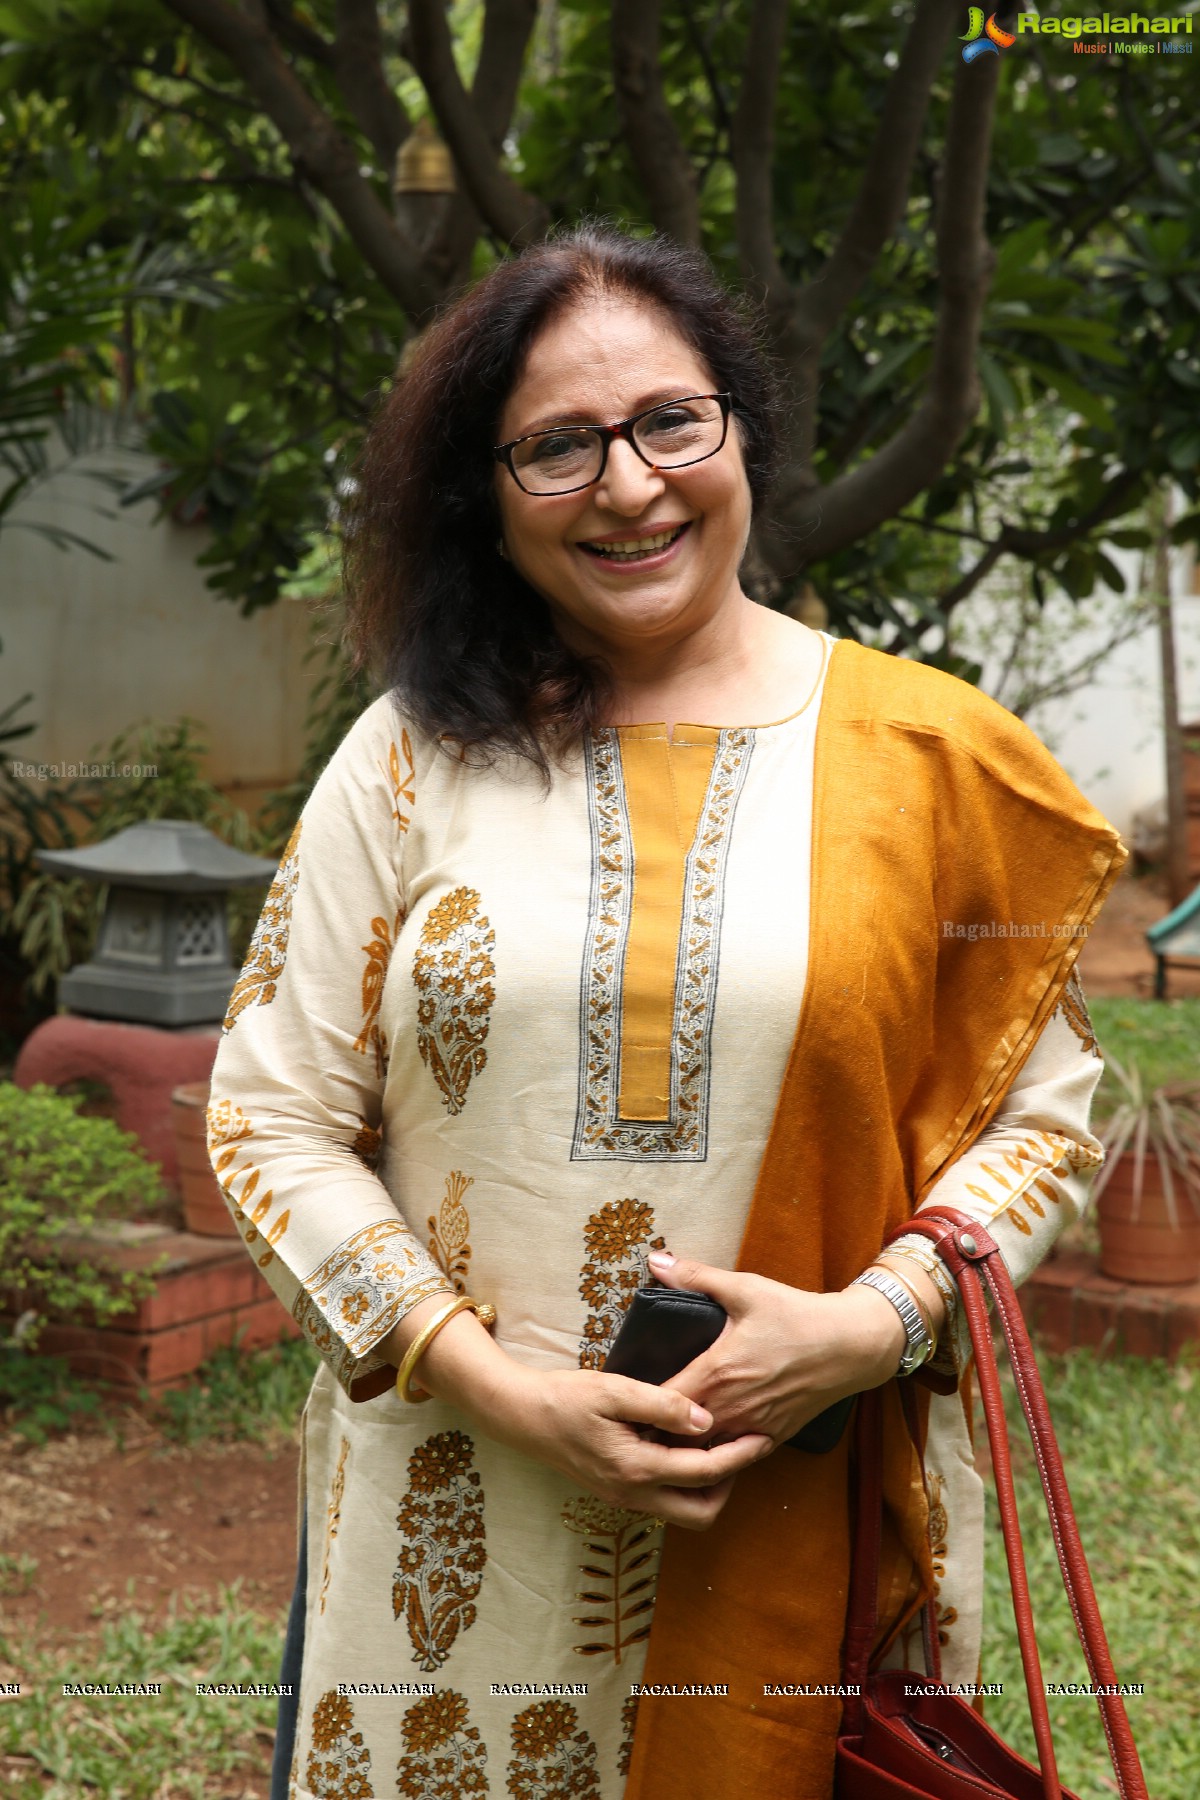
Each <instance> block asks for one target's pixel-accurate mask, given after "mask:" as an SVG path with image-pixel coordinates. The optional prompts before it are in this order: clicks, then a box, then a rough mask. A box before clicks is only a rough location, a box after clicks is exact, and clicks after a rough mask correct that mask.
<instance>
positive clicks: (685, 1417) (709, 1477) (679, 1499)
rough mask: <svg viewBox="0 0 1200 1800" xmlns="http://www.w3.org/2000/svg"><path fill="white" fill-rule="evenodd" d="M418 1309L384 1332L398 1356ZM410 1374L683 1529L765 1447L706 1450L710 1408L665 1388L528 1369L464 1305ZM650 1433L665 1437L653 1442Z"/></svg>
mask: <svg viewBox="0 0 1200 1800" xmlns="http://www.w3.org/2000/svg"><path fill="white" fill-rule="evenodd" d="M426 1311H428V1312H429V1313H432V1312H433V1311H434V1306H433V1304H431V1303H426V1305H424V1306H422V1307H418V1308H415V1309H414V1311H413V1314H412V1315H411V1316H410V1319H406V1320H405V1321H404V1326H407V1327H408V1329H407V1330H404V1329H403V1327H401V1328H398V1330H397V1333H396V1334H394V1335H395V1336H396V1337H397V1338H399V1340H400V1342H399V1343H398V1344H396V1345H392V1344H390V1343H389V1345H388V1352H389V1355H393V1356H394V1359H395V1360H396V1361H397V1362H399V1360H400V1356H399V1354H397V1351H399V1350H400V1349H401V1346H402V1345H403V1342H404V1340H405V1339H407V1340H408V1341H409V1342H411V1341H412V1336H413V1335H415V1332H416V1331H417V1330H419V1329H420V1325H421V1317H420V1316H419V1315H422V1314H424V1313H425V1312H426ZM418 1384H419V1386H420V1387H422V1388H425V1389H426V1390H427V1391H428V1392H430V1393H432V1394H434V1395H436V1397H437V1398H438V1399H440V1400H445V1401H448V1402H449V1403H450V1404H451V1405H453V1406H457V1407H458V1408H459V1409H460V1410H461V1411H462V1412H464V1413H466V1414H468V1416H470V1417H471V1418H472V1419H473V1420H474V1421H475V1422H476V1423H477V1424H478V1426H479V1428H480V1429H481V1430H483V1431H485V1432H486V1433H487V1434H488V1436H489V1437H492V1438H495V1439H496V1440H497V1441H498V1442H500V1443H503V1444H507V1445H508V1446H509V1447H510V1448H512V1449H515V1450H518V1451H520V1452H521V1453H522V1454H523V1455H526V1456H530V1457H532V1458H533V1459H534V1460H535V1461H536V1462H540V1463H544V1464H546V1466H547V1467H549V1468H551V1469H557V1470H558V1472H559V1473H560V1474H562V1475H566V1476H567V1477H568V1479H570V1480H571V1481H575V1482H578V1483H579V1485H580V1487H582V1488H584V1489H585V1490H586V1491H587V1492H588V1493H592V1494H595V1495H597V1496H598V1497H599V1498H600V1499H601V1500H606V1501H608V1502H609V1503H610V1504H613V1505H616V1506H624V1507H628V1508H629V1510H630V1511H631V1512H645V1513H655V1514H657V1515H658V1517H659V1518H661V1519H665V1520H667V1522H668V1523H669V1524H672V1525H682V1526H686V1527H687V1528H689V1529H690V1530H693V1531H704V1530H706V1529H707V1528H708V1527H709V1526H710V1525H711V1524H712V1523H713V1521H714V1519H715V1518H716V1517H717V1514H718V1513H719V1512H720V1511H721V1508H722V1507H723V1506H724V1505H725V1502H726V1501H727V1500H728V1498H729V1495H730V1493H731V1491H732V1489H733V1483H734V1478H735V1476H736V1475H737V1474H738V1472H739V1471H740V1470H741V1469H744V1468H747V1467H748V1466H749V1465H750V1464H751V1463H753V1462H757V1461H758V1460H759V1458H760V1457H762V1456H765V1455H767V1454H769V1452H770V1450H771V1448H772V1445H771V1440H770V1438H768V1437H765V1436H763V1435H762V1434H761V1433H759V1432H750V1433H747V1434H746V1435H745V1436H742V1437H737V1438H733V1439H731V1440H730V1441H729V1442H727V1443H722V1444H719V1445H714V1447H713V1448H712V1449H711V1450H706V1449H704V1448H703V1440H704V1438H705V1437H706V1435H707V1434H708V1433H709V1432H711V1431H712V1428H713V1419H712V1414H711V1413H709V1412H707V1411H706V1410H705V1409H704V1408H703V1407H701V1406H697V1405H696V1404H695V1403H694V1402H692V1401H691V1400H689V1399H688V1398H687V1397H686V1395H684V1394H681V1393H679V1392H677V1391H676V1390H675V1389H674V1388H669V1387H651V1386H650V1385H649V1384H648V1383H646V1382H644V1381H631V1380H630V1379H629V1378H628V1377H627V1376H624V1375H605V1374H603V1373H601V1372H599V1371H596V1370H591V1369H550V1370H540V1369H531V1368H529V1367H528V1365H527V1364H525V1363H520V1362H517V1361H516V1359H515V1358H514V1357H511V1356H509V1355H507V1354H506V1352H505V1351H503V1350H501V1349H500V1347H499V1346H498V1345H497V1344H495V1343H493V1342H492V1339H491V1337H490V1336H489V1335H488V1333H487V1332H486V1331H485V1330H484V1328H483V1327H482V1326H481V1325H480V1323H479V1321H478V1319H476V1318H475V1316H474V1314H472V1313H467V1312H464V1313H459V1314H458V1315H457V1316H456V1317H455V1318H453V1319H451V1320H450V1321H449V1322H448V1323H447V1324H446V1325H445V1326H443V1328H442V1330H441V1331H439V1332H438V1334H437V1336H436V1337H435V1338H434V1339H433V1342H432V1343H431V1344H430V1345H429V1347H428V1349H427V1350H426V1351H425V1353H424V1355H423V1356H422V1357H421V1361H420V1364H419V1368H418V1374H417V1377H416V1378H415V1381H414V1385H418ZM660 1433H661V1434H664V1435H667V1436H670V1437H671V1438H673V1439H674V1440H675V1441H674V1442H672V1443H664V1442H661V1441H660V1440H659V1437H658V1434H660ZM650 1434H654V1435H650ZM681 1439H682V1440H683V1442H680V1441H679V1440H681ZM688 1440H695V1442H694V1444H693V1443H690V1442H688Z"/></svg>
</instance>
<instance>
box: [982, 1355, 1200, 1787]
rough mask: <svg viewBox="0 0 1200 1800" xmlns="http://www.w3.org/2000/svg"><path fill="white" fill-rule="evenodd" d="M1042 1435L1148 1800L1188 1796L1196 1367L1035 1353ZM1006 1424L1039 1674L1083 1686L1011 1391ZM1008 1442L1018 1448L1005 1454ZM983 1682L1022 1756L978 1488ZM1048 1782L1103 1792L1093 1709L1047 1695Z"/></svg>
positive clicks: (997, 1722) (1013, 1643)
mask: <svg viewBox="0 0 1200 1800" xmlns="http://www.w3.org/2000/svg"><path fill="white" fill-rule="evenodd" d="M1039 1364H1040V1367H1041V1370H1042V1377H1043V1380H1044V1382H1045V1386H1046V1391H1047V1394H1048V1396H1049V1399H1050V1406H1051V1410H1052V1413H1053V1417H1054V1425H1055V1431H1056V1433H1057V1436H1058V1440H1059V1446H1060V1448H1061V1450H1062V1453H1063V1461H1064V1462H1065V1464H1066V1469H1067V1479H1068V1481H1069V1483H1070V1486H1071V1495H1072V1498H1073V1500H1074V1503H1075V1511H1076V1517H1077V1519H1078V1522H1079V1530H1080V1534H1081V1536H1082V1538H1083V1544H1084V1549H1085V1550H1086V1552H1087V1555H1088V1561H1089V1565H1090V1567H1091V1571H1092V1578H1093V1581H1094V1582H1095V1584H1096V1589H1097V1594H1098V1597H1099V1601H1100V1610H1101V1613H1102V1615H1103V1618H1104V1624H1105V1628H1106V1631H1107V1634H1108V1639H1109V1647H1110V1649H1111V1651H1112V1656H1113V1662H1114V1665H1115V1667H1116V1672H1117V1679H1118V1680H1119V1681H1122V1682H1142V1683H1143V1684H1144V1685H1145V1690H1146V1692H1145V1695H1144V1697H1141V1698H1137V1697H1131V1698H1129V1699H1127V1700H1126V1707H1127V1709H1128V1712H1129V1719H1130V1724H1131V1726H1132V1728H1133V1733H1134V1738H1135V1740H1136V1742H1137V1745H1138V1749H1139V1751H1140V1753H1141V1757H1142V1762H1143V1766H1144V1769H1145V1773H1146V1781H1147V1785H1148V1787H1149V1790H1150V1793H1151V1794H1152V1795H1153V1797H1154V1800H1195V1797H1196V1795H1197V1794H1200V1688H1198V1686H1197V1683H1196V1662H1197V1649H1196V1586H1197V1580H1198V1579H1200V1371H1198V1367H1197V1363H1196V1362H1187V1363H1183V1364H1180V1365H1178V1366H1176V1367H1173V1368H1168V1367H1167V1365H1165V1364H1164V1363H1161V1362H1147V1361H1142V1360H1140V1359H1138V1358H1128V1359H1122V1360H1113V1361H1109V1362H1104V1363H1101V1362H1097V1361H1096V1359H1095V1358H1094V1356H1093V1355H1092V1354H1091V1353H1090V1352H1089V1351H1082V1350H1081V1351H1075V1352H1073V1353H1071V1354H1070V1355H1066V1356H1049V1355H1042V1356H1040V1357H1039ZM1008 1400H1009V1426H1010V1431H1011V1433H1012V1442H1013V1449H1014V1460H1016V1461H1017V1463H1018V1500H1019V1504H1020V1511H1021V1524H1022V1531H1023V1534H1024V1541H1025V1551H1026V1556H1027V1558H1028V1560H1029V1575H1030V1587H1031V1590H1032V1594H1033V1603H1034V1609H1035V1615H1036V1619H1037V1628H1038V1644H1039V1648H1040V1653H1041V1661H1042V1673H1043V1675H1044V1677H1045V1679H1046V1681H1048V1682H1049V1681H1081V1682H1086V1681H1087V1680H1088V1672H1087V1668H1086V1665H1085V1663H1084V1660H1083V1653H1082V1651H1081V1650H1080V1649H1079V1646H1078V1640H1077V1639H1076V1636H1075V1628H1074V1625H1073V1623H1072V1619H1071V1614H1070V1609H1069V1607H1068V1604H1067V1599H1066V1595H1065V1593H1064V1591H1063V1587H1062V1581H1061V1578H1060V1576H1059V1573H1058V1562H1057V1559H1056V1557H1055V1554H1054V1546H1053V1543H1052V1540H1051V1536H1050V1528H1049V1524H1048V1521H1047V1518H1046V1512H1045V1508H1044V1506H1043V1503H1042V1498H1041V1487H1040V1484H1039V1481H1038V1478H1037V1472H1036V1469H1035V1467H1034V1464H1033V1457H1032V1453H1031V1452H1030V1451H1029V1449H1028V1444H1029V1440H1028V1437H1027V1435H1026V1433H1025V1426H1024V1423H1023V1421H1022V1420H1021V1419H1020V1413H1019V1408H1018V1405H1017V1401H1016V1396H1015V1393H1014V1392H1013V1390H1012V1387H1011V1383H1010V1384H1009V1391H1008ZM1019 1447H1023V1454H1021V1455H1020V1456H1019V1459H1018V1458H1017V1451H1018V1448H1019ZM983 1678H984V1680H985V1681H1002V1682H1003V1683H1004V1695H1003V1697H1002V1698H997V1699H989V1700H988V1702H987V1715H986V1716H987V1719H988V1722H989V1723H990V1724H991V1725H992V1726H993V1727H994V1728H995V1729H996V1730H997V1731H999V1732H1000V1734H1001V1736H1002V1737H1004V1738H1005V1739H1006V1740H1007V1741H1008V1742H1009V1743H1011V1744H1013V1745H1014V1747H1015V1748H1017V1749H1018V1750H1020V1751H1021V1753H1022V1754H1023V1755H1025V1756H1028V1757H1030V1759H1031V1760H1033V1755H1034V1752H1033V1732H1032V1729H1031V1727H1030V1724H1029V1713H1028V1703H1027V1700H1026V1697H1025V1684H1024V1677H1023V1675H1022V1671H1021V1659H1020V1652H1019V1650H1018V1647H1017V1635H1016V1627H1015V1626H1014V1624H1013V1618H1012V1606H1011V1602H1010V1600H1009V1583H1008V1570H1007V1567H1006V1564H1005V1558H1004V1543H1003V1539H1002V1537H1001V1534H1000V1522H999V1518H998V1516H997V1513H996V1508H995V1505H994V1502H993V1497H992V1494H991V1492H990V1490H989V1493H988V1529H987V1572H986V1600H985V1625H984V1648H983ZM1049 1705H1050V1716H1051V1721H1052V1723H1053V1726H1054V1736H1055V1744H1056V1746H1057V1751H1058V1760H1059V1773H1060V1775H1061V1776H1062V1779H1063V1780H1064V1781H1065V1782H1066V1784H1067V1785H1068V1786H1069V1787H1071V1788H1073V1789H1074V1790H1075V1791H1076V1792H1077V1793H1078V1794H1079V1795H1080V1796H1081V1800H1109V1797H1110V1796H1111V1795H1112V1794H1114V1793H1115V1792H1116V1787H1115V1784H1114V1781H1113V1776H1112V1770H1111V1765H1110V1764H1109V1761H1108V1755H1107V1752H1106V1750H1105V1747H1104V1732H1103V1727H1102V1725H1101V1722H1100V1716H1099V1710H1098V1708H1097V1705H1096V1702H1095V1701H1094V1700H1092V1699H1088V1698H1084V1697H1074V1698H1051V1700H1050V1702H1049Z"/></svg>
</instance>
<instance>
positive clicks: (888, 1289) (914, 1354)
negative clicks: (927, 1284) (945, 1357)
mask: <svg viewBox="0 0 1200 1800" xmlns="http://www.w3.org/2000/svg"><path fill="white" fill-rule="evenodd" d="M860 1284H861V1285H862V1286H863V1287H873V1288H876V1289H877V1290H878V1291H879V1293H881V1294H882V1295H883V1297H884V1299H885V1300H890V1301H891V1303H892V1305H893V1306H894V1307H895V1309H896V1311H897V1312H898V1313H899V1315H900V1323H901V1324H902V1325H903V1327H904V1337H905V1345H904V1354H903V1356H902V1357H901V1358H900V1367H899V1368H898V1369H897V1370H896V1373H897V1375H911V1374H912V1373H913V1370H914V1369H919V1368H920V1367H921V1364H922V1363H923V1362H927V1361H928V1360H929V1358H930V1357H931V1356H932V1355H933V1339H932V1338H931V1337H930V1335H929V1333H928V1331H927V1330H926V1329H925V1321H924V1319H923V1318H922V1317H921V1309H920V1307H919V1306H918V1305H917V1303H916V1301H915V1300H914V1299H913V1297H912V1295H911V1294H910V1293H909V1291H908V1289H907V1288H906V1287H904V1286H903V1285H902V1283H901V1282H899V1281H897V1280H896V1278H895V1276H893V1275H889V1274H887V1273H886V1271H884V1270H883V1269H864V1270H863V1272H862V1274H861V1275H856V1276H855V1277H854V1280H853V1281H852V1282H851V1283H850V1285H851V1287H857V1286H859V1285H860Z"/></svg>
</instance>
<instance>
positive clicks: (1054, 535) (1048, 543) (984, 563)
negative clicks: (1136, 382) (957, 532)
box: [939, 469, 1146, 613]
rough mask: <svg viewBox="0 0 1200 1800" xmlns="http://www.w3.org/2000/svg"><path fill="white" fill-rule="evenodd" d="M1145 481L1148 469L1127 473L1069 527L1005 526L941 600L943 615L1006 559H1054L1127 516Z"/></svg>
mask: <svg viewBox="0 0 1200 1800" xmlns="http://www.w3.org/2000/svg"><path fill="white" fill-rule="evenodd" d="M1145 478H1146V472H1145V470H1144V469H1123V470H1122V471H1121V473H1120V474H1119V475H1115V476H1114V477H1113V479H1112V480H1111V481H1110V482H1109V484H1108V486H1107V487H1106V488H1105V490H1104V492H1103V494H1101V496H1100V498H1099V500H1098V501H1097V502H1096V504H1095V506H1093V507H1091V508H1090V509H1089V510H1088V511H1087V512H1085V513H1081V514H1080V515H1079V517H1078V518H1077V519H1074V520H1072V521H1071V522H1070V523H1069V524H1067V525H1055V526H1043V527H1040V528H1036V529H1032V530H1031V529H1030V528H1029V527H1027V526H1022V525H1002V526H1001V528H1000V531H999V534H998V535H997V536H996V537H994V538H993V539H992V541H991V543H990V544H989V545H988V547H987V549H986V550H985V551H984V552H983V555H982V556H980V557H979V558H978V559H977V560H976V561H975V562H974V563H972V565H971V567H970V568H969V569H968V570H966V572H965V573H964V574H963V575H962V576H961V577H960V579H959V580H958V581H956V582H955V583H954V585H953V587H950V588H947V590H946V592H945V593H944V594H943V595H942V596H941V598H940V601H939V604H940V606H941V608H942V611H943V612H947V613H949V612H952V611H953V610H954V608H955V607H956V606H957V605H958V604H959V603H960V601H963V600H965V599H966V597H967V595H968V594H970V593H973V592H974V590H975V589H976V588H977V587H978V586H979V583H980V582H981V581H982V580H983V578H984V576H985V575H987V574H989V573H990V571H991V570H992V569H994V568H995V566H996V564H997V563H998V562H999V561H1000V558H1001V557H1002V556H1023V557H1025V558H1026V559H1027V560H1030V561H1032V560H1033V559H1034V558H1035V557H1039V556H1047V555H1050V554H1051V553H1052V552H1053V551H1055V550H1065V549H1066V548H1067V547H1068V545H1070V544H1073V543H1075V542H1076V541H1077V540H1078V539H1079V538H1081V537H1086V536H1087V535H1088V533H1089V532H1091V531H1095V529H1096V527H1097V526H1098V525H1104V524H1106V523H1107V521H1108V520H1109V519H1115V518H1117V517H1119V516H1120V514H1121V513H1123V512H1127V511H1128V509H1129V507H1130V506H1131V505H1132V504H1133V496H1134V494H1135V492H1136V491H1137V488H1138V487H1139V485H1140V484H1141V482H1142V481H1144V480H1145Z"/></svg>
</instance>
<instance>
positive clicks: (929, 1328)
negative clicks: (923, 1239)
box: [872, 1256, 937, 1356]
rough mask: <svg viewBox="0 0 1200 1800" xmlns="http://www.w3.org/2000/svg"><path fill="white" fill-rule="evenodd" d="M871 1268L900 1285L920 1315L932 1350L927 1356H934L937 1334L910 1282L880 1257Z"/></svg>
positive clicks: (927, 1312)
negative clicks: (888, 1276)
mask: <svg viewBox="0 0 1200 1800" xmlns="http://www.w3.org/2000/svg"><path fill="white" fill-rule="evenodd" d="M872 1267H873V1268H876V1269H886V1271H887V1273H888V1274H889V1275H891V1276H892V1277H893V1278H894V1279H895V1280H896V1281H898V1282H899V1283H900V1286H901V1287H902V1288H904V1289H905V1290H906V1292H907V1293H908V1294H909V1296H910V1297H911V1299H912V1303H913V1305H914V1306H915V1307H916V1309H917V1311H918V1312H919V1313H920V1315H921V1323H922V1325H924V1327H925V1335H926V1337H927V1338H928V1339H929V1341H930V1343H931V1344H932V1345H933V1349H932V1350H931V1351H930V1353H929V1354H930V1355H931V1356H932V1355H934V1354H935V1353H936V1351H937V1332H936V1331H935V1330H934V1329H933V1320H932V1319H931V1318H930V1316H929V1309H928V1307H927V1306H926V1305H925V1302H924V1301H923V1300H922V1299H921V1296H920V1295H919V1294H918V1293H917V1290H916V1288H915V1287H914V1286H913V1284H912V1282H911V1281H909V1280H907V1279H906V1278H905V1276H903V1275H902V1274H901V1273H900V1270H899V1269H898V1268H896V1266H895V1264H894V1263H890V1262H885V1261H884V1258H883V1257H882V1256H877V1257H876V1258H875V1261H874V1263H873V1264H872ZM930 1280H931V1281H932V1280H933V1277H932V1276H930ZM934 1285H935V1286H936V1285H937V1284H936V1282H935V1283H934Z"/></svg>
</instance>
